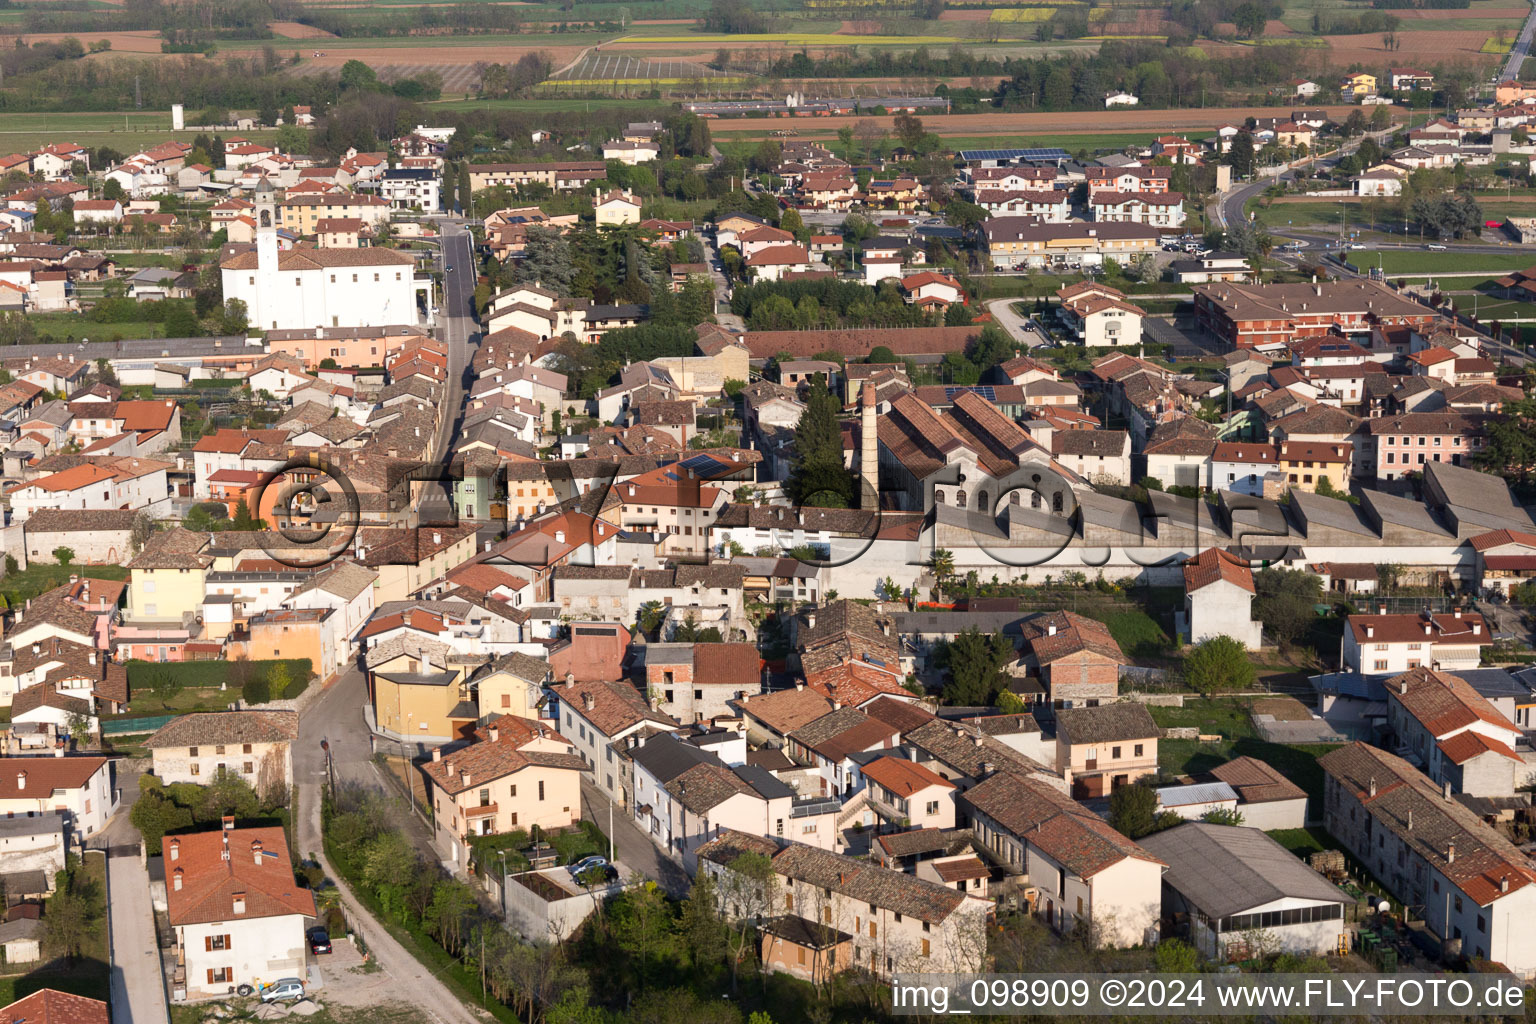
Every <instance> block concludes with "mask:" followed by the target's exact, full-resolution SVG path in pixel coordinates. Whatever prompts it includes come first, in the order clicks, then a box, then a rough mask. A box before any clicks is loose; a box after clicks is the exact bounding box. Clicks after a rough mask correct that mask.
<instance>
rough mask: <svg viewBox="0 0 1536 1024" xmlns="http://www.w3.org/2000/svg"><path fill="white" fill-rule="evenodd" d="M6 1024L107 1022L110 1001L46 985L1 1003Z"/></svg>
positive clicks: (0, 1018)
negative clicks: (4, 1004) (107, 1002)
mask: <svg viewBox="0 0 1536 1024" xmlns="http://www.w3.org/2000/svg"><path fill="white" fill-rule="evenodd" d="M0 1020H3V1021H5V1022H6V1024H108V1021H109V1016H108V1014H107V1004H106V1003H104V1002H102V1001H101V1000H100V999H87V998H86V997H85V996H77V995H72V994H70V993H68V992H60V991H58V990H57V989H51V988H45V989H39V990H38V991H36V992H33V993H32V994H31V995H29V996H26V997H24V998H22V999H18V1000H16V1001H15V1002H14V1003H12V1004H11V1005H9V1006H6V1007H0Z"/></svg>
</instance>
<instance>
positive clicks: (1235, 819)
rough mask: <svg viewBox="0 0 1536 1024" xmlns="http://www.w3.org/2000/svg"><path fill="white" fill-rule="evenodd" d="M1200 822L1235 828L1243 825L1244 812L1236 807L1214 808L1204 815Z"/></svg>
mask: <svg viewBox="0 0 1536 1024" xmlns="http://www.w3.org/2000/svg"><path fill="white" fill-rule="evenodd" d="M1200 820H1201V821H1203V822H1206V823H1207V824H1211V825H1231V826H1233V827H1234V828H1235V827H1237V826H1240V825H1242V823H1243V812H1242V811H1240V810H1238V809H1237V808H1235V807H1213V808H1211V809H1210V810H1208V811H1206V812H1205V813H1204V814H1202V815H1201V816H1200Z"/></svg>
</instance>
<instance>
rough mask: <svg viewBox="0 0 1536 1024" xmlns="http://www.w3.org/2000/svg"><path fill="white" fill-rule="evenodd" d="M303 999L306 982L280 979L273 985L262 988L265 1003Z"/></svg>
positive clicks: (295, 979) (262, 998)
mask: <svg viewBox="0 0 1536 1024" xmlns="http://www.w3.org/2000/svg"><path fill="white" fill-rule="evenodd" d="M303 998H304V982H302V981H300V980H299V979H298V978H278V979H277V980H276V981H274V982H273V983H272V984H270V985H263V986H262V987H261V1001H262V1002H264V1003H275V1002H278V1001H279V1000H287V999H303Z"/></svg>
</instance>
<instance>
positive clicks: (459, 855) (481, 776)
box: [424, 718, 591, 866]
mask: <svg viewBox="0 0 1536 1024" xmlns="http://www.w3.org/2000/svg"><path fill="white" fill-rule="evenodd" d="M475 737H476V742H474V743H471V744H470V745H469V746H467V747H463V748H461V749H459V750H455V751H453V752H452V753H448V754H445V753H443V751H442V748H441V747H439V748H437V749H435V750H433V751H432V763H431V764H429V765H427V766H426V768H425V769H424V770H425V772H426V775H427V778H428V779H429V780H430V782H431V794H430V799H431V802H432V820H433V828H434V834H433V840H434V842H436V843H437V845H438V846H439V848H441V849H442V850H444V851H445V852H447V853H448V855H449V856H450V857H451V858H452V860H453V863H454V864H455V865H456V866H463V865H464V864H466V863H467V862H468V860H469V855H470V854H469V843H468V837H470V836H489V835H499V834H501V833H505V832H511V831H513V830H515V829H529V828H532V827H533V826H535V825H537V826H538V827H539V828H541V829H563V828H568V827H570V826H571V825H574V824H575V823H576V822H577V821H579V820H580V819H581V774H582V772H585V771H590V770H591V769H590V768H589V767H588V766H587V764H586V762H585V761H583V760H582V759H581V758H580V757H579V756H577V755H576V754H575V753H573V752H572V748H571V743H570V741H569V740H567V739H566V738H565V737H563V736H561V735H560V734H559V733H557V732H555V731H554V730H553V729H551V728H550V727H549V726H547V725H544V724H542V723H540V722H537V721H532V722H530V721H527V720H525V719H520V718H498V719H497V720H496V721H494V722H492V723H490V724H489V725H487V726H485V727H484V728H482V729H479V730H477V731H476V733H475Z"/></svg>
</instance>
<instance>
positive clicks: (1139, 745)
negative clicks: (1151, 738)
mask: <svg viewBox="0 0 1536 1024" xmlns="http://www.w3.org/2000/svg"><path fill="white" fill-rule="evenodd" d="M1143 746H1144V744H1141V743H1138V744H1136V746H1134V747H1132V748H1131V749H1132V750H1134V751H1135V752H1136V756H1137V757H1140V756H1141V751H1142V747H1143Z"/></svg>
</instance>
